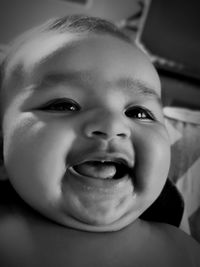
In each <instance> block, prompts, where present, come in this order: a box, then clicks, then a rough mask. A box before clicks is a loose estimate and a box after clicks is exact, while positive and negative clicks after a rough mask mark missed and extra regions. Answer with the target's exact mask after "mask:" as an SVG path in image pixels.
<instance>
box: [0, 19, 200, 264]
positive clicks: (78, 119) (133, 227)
mask: <svg viewBox="0 0 200 267" xmlns="http://www.w3.org/2000/svg"><path fill="white" fill-rule="evenodd" d="M160 99H161V86H160V80H159V77H158V74H157V72H156V70H155V68H154V67H153V65H152V64H151V63H150V61H149V59H148V58H147V56H146V55H145V54H143V53H142V52H141V51H140V50H139V49H138V48H137V47H136V46H135V45H134V44H133V43H132V42H131V40H130V39H129V38H128V37H127V36H126V35H125V34H124V33H123V32H121V31H120V30H119V29H118V28H117V27H115V26H114V25H113V24H112V23H109V22H107V21H105V20H102V19H98V18H92V17H84V16H69V17H63V18H60V19H55V20H50V21H48V22H47V23H45V24H43V25H42V26H39V27H37V28H35V29H33V30H31V31H29V32H27V33H25V34H24V35H22V36H21V37H20V38H19V39H17V40H16V41H15V42H14V43H13V45H12V46H11V47H10V49H9V50H8V52H7V55H6V57H5V60H4V62H3V65H2V86H1V125H2V136H3V148H4V164H5V168H6V172H7V177H8V179H9V182H10V183H11V185H12V186H13V188H14V189H15V191H16V192H17V194H18V195H19V196H20V197H21V199H23V201H24V202H25V203H27V204H28V205H27V206H26V205H25V204H23V202H20V201H17V202H14V201H13V205H12V209H10V208H7V207H6V206H3V207H2V205H1V207H2V210H3V211H1V219H0V266H1V267H10V266H15V267H16V266H20V267H23V266H26V267H29V266H30V267H31V266H37V267H38V266H48V267H49V266H55V267H57V266H61V267H62V266H69V267H79V266H87V267H94V266H95V267H98V266H99V267H100V266H104V267H108V266H109V267H112V266H115V267H116V266H120V267H126V266H127V267H128V266H130V267H133V266H141V267H146V266H154V267H156V266H159V267H160V266H162V267H164V266H166V267H170V266H176V267H178V266H187V267H189V266H190V267H192V266H196V267H197V266H200V248H199V245H198V244H197V243H196V242H195V241H194V240H192V239H191V238H190V237H189V236H187V235H186V234H184V233H183V232H182V231H180V230H179V229H178V228H176V227H174V226H170V225H168V224H165V223H156V222H148V221H144V220H141V219H139V217H140V216H141V215H142V213H143V212H144V211H146V210H147V209H148V208H149V207H150V205H151V204H152V203H153V202H154V201H155V200H156V199H157V198H158V196H159V195H160V193H161V191H162V189H163V187H164V184H165V182H166V179H167V175H168V171H169V165H170V142H169V137H168V133H167V130H166V127H165V124H164V117H163V113H162V104H161V100H160ZM29 207H32V208H29ZM34 210H35V211H37V212H35V211H34ZM39 214H42V215H44V217H43V216H40V215H39ZM63 226H64V227H63Z"/></svg>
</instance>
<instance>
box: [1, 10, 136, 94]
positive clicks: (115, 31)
mask: <svg viewBox="0 0 200 267" xmlns="http://www.w3.org/2000/svg"><path fill="white" fill-rule="evenodd" d="M51 32H52V33H57V34H59V33H60V34H63V33H66V34H67V33H71V34H90V33H94V34H98V35H110V36H113V37H116V38H118V39H121V40H123V41H125V42H128V43H130V44H132V45H133V41H132V39H131V38H130V37H129V36H128V35H127V34H126V33H124V31H123V30H122V29H120V27H118V26H117V25H115V24H114V23H113V22H111V21H108V20H105V19H102V18H99V17H92V16H87V15H81V14H80V15H66V16H63V17H58V18H52V19H49V20H48V21H46V22H44V23H43V24H41V25H39V26H36V27H34V28H32V29H29V30H28V31H26V32H24V33H22V34H21V35H19V36H18V37H17V38H16V39H14V40H13V41H12V42H11V43H10V45H8V49H6V51H5V55H4V58H3V60H2V62H1V67H0V91H2V90H3V87H4V80H5V74H6V70H7V66H8V64H9V61H10V60H11V59H12V58H13V56H14V55H15V54H16V53H17V52H18V51H19V50H20V49H22V47H23V44H26V43H28V42H30V41H31V40H34V38H37V36H38V35H39V34H43V33H51ZM18 70H19V69H18ZM18 74H19V73H18Z"/></svg>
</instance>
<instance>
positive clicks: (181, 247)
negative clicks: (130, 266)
mask: <svg viewBox="0 0 200 267" xmlns="http://www.w3.org/2000/svg"><path fill="white" fill-rule="evenodd" d="M150 231H151V236H152V235H153V236H154V237H152V240H154V242H155V243H157V245H159V246H160V247H157V248H158V253H159V250H160V252H161V254H162V250H163V251H166V254H167V255H169V256H170V255H171V256H170V257H171V259H172V258H174V259H176V261H177V266H179V265H178V262H182V264H183V265H180V266H191V267H192V266H196V267H198V266H200V244H199V243H198V242H197V241H196V240H194V239H193V238H192V237H191V236H189V235H188V234H186V233H185V232H183V231H182V230H180V229H179V228H177V227H175V226H172V225H169V224H161V223H153V224H152V225H151V226H150ZM163 254H164V253H163Z"/></svg>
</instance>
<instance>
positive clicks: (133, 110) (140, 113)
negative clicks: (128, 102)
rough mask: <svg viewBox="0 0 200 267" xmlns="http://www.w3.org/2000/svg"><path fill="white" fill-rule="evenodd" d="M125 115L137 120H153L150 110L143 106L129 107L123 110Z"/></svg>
mask: <svg viewBox="0 0 200 267" xmlns="http://www.w3.org/2000/svg"><path fill="white" fill-rule="evenodd" d="M125 115H126V116H127V117H129V118H132V119H138V120H151V121H154V120H155V117H154V115H153V114H152V112H151V111H149V110H148V109H146V108H143V107H138V106H134V107H130V108H128V109H127V110H126V111H125Z"/></svg>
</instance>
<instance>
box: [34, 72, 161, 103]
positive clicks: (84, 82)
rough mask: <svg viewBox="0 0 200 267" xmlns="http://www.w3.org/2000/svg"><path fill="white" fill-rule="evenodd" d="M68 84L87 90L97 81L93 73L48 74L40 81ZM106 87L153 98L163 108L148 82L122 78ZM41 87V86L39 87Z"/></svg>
mask: <svg viewBox="0 0 200 267" xmlns="http://www.w3.org/2000/svg"><path fill="white" fill-rule="evenodd" d="M62 83H68V84H73V85H76V86H79V87H85V88H86V90H88V88H90V87H92V86H93V85H95V83H96V80H94V76H93V75H92V73H91V71H68V72H64V73H62V72H52V73H51V72H50V73H47V74H46V75H45V76H44V77H43V78H42V81H40V85H42V84H43V85H45V84H46V85H48V86H51V85H52V86H54V85H57V84H62ZM105 86H106V87H108V88H109V87H113V88H117V89H118V90H120V91H123V92H126V93H130V91H133V92H134V93H137V94H138V95H139V96H146V97H149V98H153V99H154V100H156V102H157V103H158V104H159V105H160V106H161V107H162V101H161V97H160V96H159V94H158V93H157V91H156V90H155V89H154V88H152V87H151V86H150V85H148V84H147V83H146V82H144V81H142V80H139V79H133V78H132V77H129V76H127V77H120V78H117V79H114V80H113V81H111V82H110V81H109V82H106V85H105ZM39 87H40V86H39Z"/></svg>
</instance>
